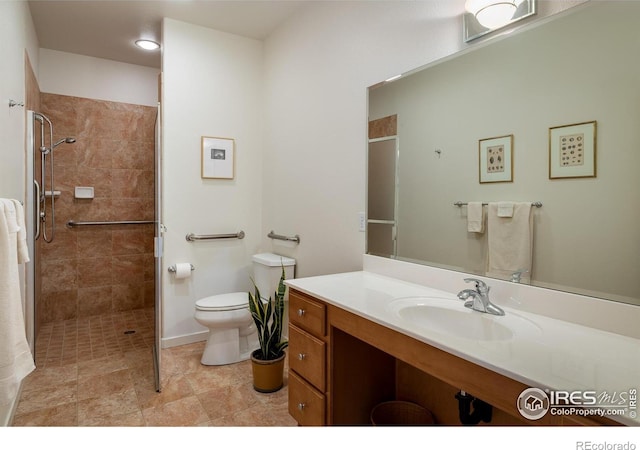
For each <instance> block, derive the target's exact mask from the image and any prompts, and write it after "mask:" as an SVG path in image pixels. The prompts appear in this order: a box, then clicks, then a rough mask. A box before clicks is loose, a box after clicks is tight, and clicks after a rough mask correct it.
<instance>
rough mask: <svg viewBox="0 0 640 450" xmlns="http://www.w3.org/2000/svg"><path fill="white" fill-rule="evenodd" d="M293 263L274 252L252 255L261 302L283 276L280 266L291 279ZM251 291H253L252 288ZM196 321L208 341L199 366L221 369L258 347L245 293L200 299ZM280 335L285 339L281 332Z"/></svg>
mask: <svg viewBox="0 0 640 450" xmlns="http://www.w3.org/2000/svg"><path fill="white" fill-rule="evenodd" d="M295 264H296V261H295V259H292V258H288V257H286V256H280V255H276V254H273V253H260V254H258V255H253V280H254V281H255V283H256V286H258V289H259V290H260V295H261V296H262V298H263V299H265V300H267V299H269V297H271V298H273V297H274V292H275V291H276V289H277V288H278V282H279V281H280V275H282V265H284V270H285V279H287V280H288V279H291V278H293V276H294V267H295ZM251 289H252V292H253V286H252V287H251ZM287 309H288V305H285V324H286V323H287V316H286V312H287ZM195 319H196V320H197V321H198V323H200V324H201V325H204V326H205V327H207V328H209V339H208V340H207V344H206V346H205V349H204V353H203V354H202V359H201V360H200V362H201V363H202V364H205V365H207V366H220V365H224V364H232V363H236V362H239V361H244V360H246V359H249V358H250V357H251V353H252V352H253V351H254V350H255V349H257V348H258V347H259V343H258V335H257V334H256V327H255V325H254V323H253V319H252V318H251V312H249V294H248V293H247V292H233V293H230V294H219V295H212V296H210V297H205V298H201V299H200V300H198V301H196V312H195ZM283 336H287V333H285V331H284V330H283Z"/></svg>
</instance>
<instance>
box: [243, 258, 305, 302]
mask: <svg viewBox="0 0 640 450" xmlns="http://www.w3.org/2000/svg"><path fill="white" fill-rule="evenodd" d="M295 265H296V260H295V259H293V258H289V257H287V256H280V255H276V254H274V253H260V254H258V255H253V280H254V281H255V283H256V286H257V287H258V289H259V290H260V295H261V296H262V298H264V299H268V298H269V297H271V298H274V293H275V291H276V289H278V282H279V281H280V276H281V275H282V266H284V276H285V279H287V280H290V279H292V278H293V277H294V269H295Z"/></svg>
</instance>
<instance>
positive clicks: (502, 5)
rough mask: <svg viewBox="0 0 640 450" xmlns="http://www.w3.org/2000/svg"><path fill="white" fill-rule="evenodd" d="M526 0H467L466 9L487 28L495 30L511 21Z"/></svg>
mask: <svg viewBox="0 0 640 450" xmlns="http://www.w3.org/2000/svg"><path fill="white" fill-rule="evenodd" d="M523 1H524V0H503V1H499V0H498V1H496V0H467V1H466V3H465V4H464V9H466V10H467V11H469V12H470V13H471V14H473V15H474V16H475V18H476V19H477V20H478V22H480V25H482V26H483V27H485V28H489V29H490V30H493V29H495V28H499V27H501V26H504V25H506V24H508V23H509V21H511V19H512V18H513V15H514V14H515V12H516V11H517V9H518V6H520V4H521V3H522V2H523Z"/></svg>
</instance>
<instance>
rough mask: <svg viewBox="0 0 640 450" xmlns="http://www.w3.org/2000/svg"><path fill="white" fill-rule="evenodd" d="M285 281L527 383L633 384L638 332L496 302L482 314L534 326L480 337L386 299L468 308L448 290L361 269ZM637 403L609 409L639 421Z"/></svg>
mask: <svg viewBox="0 0 640 450" xmlns="http://www.w3.org/2000/svg"><path fill="white" fill-rule="evenodd" d="M286 284H287V285H289V286H290V287H292V288H295V289H297V290H299V291H301V292H305V293H307V294H309V295H312V296H314V297H317V298H319V299H321V300H324V301H325V302H327V303H329V304H331V305H335V306H338V307H340V308H342V309H345V310H347V311H350V312H353V313H355V314H357V315H359V316H361V317H364V318H366V319H369V320H371V321H372V322H375V323H377V324H380V325H383V326H386V327H388V328H391V329H393V330H395V331H398V332H400V333H402V334H405V335H407V336H410V337H413V338H415V339H417V340H419V341H421V342H424V343H426V344H429V345H432V346H433V347H437V348H439V349H441V350H444V351H446V352H449V353H451V354H454V355H456V356H459V357H460V358H463V359H465V360H467V361H470V362H473V363H475V364H478V365H480V366H482V367H485V368H487V369H490V370H493V371H495V372H497V373H500V374H502V375H505V376H507V377H509V378H512V379H514V380H517V381H519V382H521V383H524V384H526V385H528V386H530V387H537V388H541V389H551V390H556V391H557V390H566V391H576V390H581V391H595V392H596V395H601V394H602V393H606V394H608V395H610V396H612V397H613V395H614V393H615V394H616V395H617V396H618V397H616V399H619V398H620V397H619V396H620V394H621V393H625V394H623V395H625V396H628V393H629V391H630V389H636V392H638V391H640V340H638V339H635V338H632V337H628V336H623V335H620V334H615V333H611V332H607V331H602V330H598V329H595V328H589V327H586V326H583V325H577V324H574V323H570V322H565V321H562V320H558V319H553V318H550V317H546V316H542V315H538V314H533V313H530V312H525V311H520V310H517V309H514V308H510V307H505V306H502V305H500V306H502V308H503V309H504V310H505V313H506V314H505V316H503V317H500V316H490V315H487V316H488V317H487V318H489V319H491V320H496V321H503V322H502V323H505V324H514V326H515V328H516V330H517V323H518V321H524V322H527V323H528V324H533V326H524V327H522V332H519V331H518V332H516V333H515V334H514V336H513V337H512V338H510V339H505V340H494V341H491V340H483V341H480V340H477V339H468V338H465V337H461V336H459V335H458V334H456V333H449V332H438V331H437V330H434V329H430V328H429V327H426V326H421V325H417V324H415V323H412V322H411V321H408V320H406V319H403V318H402V317H400V316H399V315H398V314H397V313H395V312H394V311H393V309H392V308H391V307H390V304H391V303H392V302H393V301H395V300H398V299H401V298H406V297H416V296H423V297H438V298H440V299H442V300H439V301H442V302H446V301H449V300H450V301H451V302H453V303H455V306H453V305H452V306H453V307H454V308H460V309H461V310H462V311H465V310H467V309H466V308H464V306H463V302H462V301H460V300H458V299H457V297H456V293H453V292H445V291H442V290H438V289H433V288H429V287H425V286H422V285H418V284H414V283H409V282H405V281H401V280H398V279H395V278H390V277H387V276H384V275H379V274H375V273H371V272H366V271H361V272H349V273H341V274H335V275H324V276H317V277H309V278H299V279H292V280H287V281H286ZM469 287H470V286H469ZM467 311H469V310H467ZM472 313H474V314H483V313H480V312H475V311H473V312H472ZM524 322H523V323H524ZM460 334H462V333H460ZM639 400H640V399H639ZM514 401H515V399H514ZM638 403H639V404H638V407H637V409H636V410H635V411H634V412H635V413H636V417H632V414H630V411H627V413H626V414H625V415H624V416H609V417H610V418H611V419H613V420H616V421H618V422H620V423H623V424H626V425H635V426H638V425H640V419H639V418H638V417H637V413H638V412H640V402H638ZM625 404H627V405H628V403H625Z"/></svg>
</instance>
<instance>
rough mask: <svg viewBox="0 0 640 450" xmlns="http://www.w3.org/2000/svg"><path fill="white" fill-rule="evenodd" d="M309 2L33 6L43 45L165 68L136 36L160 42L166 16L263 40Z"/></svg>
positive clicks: (200, 0)
mask: <svg viewBox="0 0 640 450" xmlns="http://www.w3.org/2000/svg"><path fill="white" fill-rule="evenodd" d="M308 2H309V0H301V1H292V0H286V1H269V0H260V1H249V0H230V1H218V0H172V1H164V0H162V1H161V0H142V1H138V0H135V1H134V0H108V1H105V0H72V1H58V0H40V1H29V8H30V10H31V16H32V18H33V22H34V25H35V29H36V33H37V35H38V41H39V44H40V47H42V48H47V49H51V50H59V51H63V52H69V53H77V54H80V55H86V56H93V57H96V58H105V59H111V60H114V61H120V62H125V63H130V64H138V65H142V66H149V67H157V68H160V52H159V51H154V52H145V51H143V50H140V49H138V48H137V47H136V46H135V45H134V44H133V42H134V41H135V40H136V39H140V38H146V39H151V40H155V41H157V42H160V41H161V23H162V18H163V17H169V18H171V19H176V20H181V21H184V22H189V23H192V24H195V25H201V26H205V27H209V28H214V29H216V30H220V31H225V32H229V33H233V34H237V35H240V36H246V37H249V38H254V39H260V40H262V39H264V38H266V37H267V36H268V35H269V34H270V33H271V32H272V31H273V30H274V29H276V28H277V27H278V26H279V25H280V24H281V23H283V22H284V21H285V20H287V18H289V17H290V16H291V15H292V14H293V13H294V12H295V11H296V10H298V9H299V8H301V7H302V6H303V5H304V4H305V3H308Z"/></svg>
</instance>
